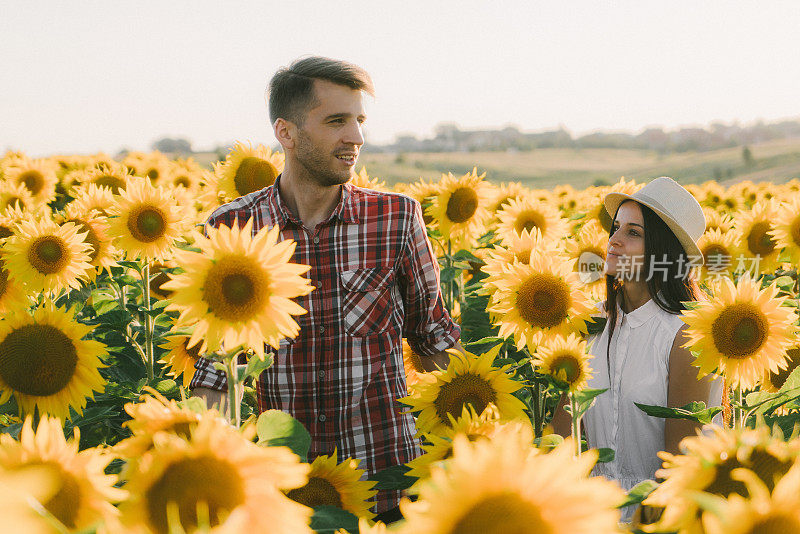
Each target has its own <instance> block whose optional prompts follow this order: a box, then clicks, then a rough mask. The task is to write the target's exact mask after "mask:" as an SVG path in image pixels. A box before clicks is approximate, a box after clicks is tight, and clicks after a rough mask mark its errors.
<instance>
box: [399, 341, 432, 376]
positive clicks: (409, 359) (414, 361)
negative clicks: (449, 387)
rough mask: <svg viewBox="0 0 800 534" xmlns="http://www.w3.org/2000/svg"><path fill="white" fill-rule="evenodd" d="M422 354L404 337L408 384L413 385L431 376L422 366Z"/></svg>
mask: <svg viewBox="0 0 800 534" xmlns="http://www.w3.org/2000/svg"><path fill="white" fill-rule="evenodd" d="M420 358H421V356H420V355H419V354H417V353H416V352H414V349H412V348H411V345H409V344H408V341H406V340H405V338H404V339H403V367H404V368H405V371H406V385H407V386H408V387H409V388H410V387H411V386H412V385H414V384H416V383H418V382H420V381H423V380H427V379H429V378H430V375H429V373H428V372H427V371H426V370H425V368H424V367H423V366H422V360H421V359H420Z"/></svg>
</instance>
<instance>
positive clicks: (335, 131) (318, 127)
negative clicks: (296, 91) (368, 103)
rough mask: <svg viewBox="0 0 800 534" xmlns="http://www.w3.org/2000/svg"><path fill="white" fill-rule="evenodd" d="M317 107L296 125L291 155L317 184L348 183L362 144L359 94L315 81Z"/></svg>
mask: <svg viewBox="0 0 800 534" xmlns="http://www.w3.org/2000/svg"><path fill="white" fill-rule="evenodd" d="M314 93H315V99H316V102H317V105H316V106H315V107H313V108H312V109H309V110H308V112H307V113H306V117H305V121H303V124H302V125H300V126H298V129H297V143H296V144H295V150H294V156H295V158H296V159H297V161H298V162H299V163H300V164H301V165H302V166H303V167H305V169H306V170H307V171H308V174H309V175H310V176H311V177H312V178H313V179H314V180H316V181H317V183H319V184H320V185H325V186H333V185H339V184H343V183H345V182H347V181H348V180H349V179H350V176H351V175H352V172H353V168H354V167H355V165H356V161H357V160H358V153H359V150H360V149H361V145H363V144H364V136H363V133H362V127H363V124H364V121H365V120H366V115H365V112H364V104H363V101H362V95H361V91H357V90H354V89H350V88H349V87H345V86H343V85H337V84H334V83H331V82H328V81H324V80H314Z"/></svg>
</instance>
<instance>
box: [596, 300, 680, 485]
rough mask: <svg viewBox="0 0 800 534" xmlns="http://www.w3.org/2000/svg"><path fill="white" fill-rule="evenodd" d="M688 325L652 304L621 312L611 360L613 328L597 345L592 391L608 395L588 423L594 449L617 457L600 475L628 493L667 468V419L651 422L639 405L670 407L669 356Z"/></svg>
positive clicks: (601, 468) (600, 466) (599, 401)
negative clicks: (608, 354)
mask: <svg viewBox="0 0 800 534" xmlns="http://www.w3.org/2000/svg"><path fill="white" fill-rule="evenodd" d="M682 324H683V321H681V319H680V317H679V316H678V315H673V314H671V313H669V312H666V311H664V310H662V309H661V308H659V307H658V305H657V304H656V303H655V301H653V300H652V299H651V300H648V301H647V302H646V303H645V304H643V305H642V306H640V307H638V308H637V309H635V310H633V311H632V312H631V313H628V314H626V313H624V312H623V311H622V310H621V309H620V308H619V307H618V308H617V325H616V327H615V329H614V335H613V337H612V338H611V357H610V359H607V357H606V348H607V346H608V325H606V328H605V329H604V330H603V332H602V333H601V334H600V335H599V336H596V337H595V338H594V341H593V342H592V344H591V348H590V351H589V352H590V353H591V354H592V355H594V358H592V360H591V366H592V371H593V376H592V379H591V380H590V381H589V387H590V388H599V389H603V388H608V391H606V392H605V393H602V394H601V395H599V396H598V397H597V398H596V400H595V404H594V406H592V408H590V409H589V411H588V412H586V415H585V416H584V419H583V420H584V421H585V423H586V433H587V438H588V440H589V445H590V446H591V447H597V448H600V447H609V448H611V449H614V452H615V456H614V461H613V462H608V463H601V464H597V466H596V467H595V470H594V474H595V475H603V476H605V477H607V478H611V479H614V480H616V481H617V482H619V484H620V485H621V486H622V489H624V490H626V491H627V490H629V489H631V488H632V487H633V486H635V485H636V484H638V483H639V482H641V481H642V480H645V479H648V478H653V477H654V476H655V472H656V469H658V468H660V467H661V460H660V459H659V458H658V456H657V455H656V453H658V451H661V450H664V420H663V419H659V418H655V417H650V416H649V415H647V414H645V413H644V412H643V411H641V410H640V409H639V408H637V407H636V405H635V404H634V402H638V403H640V404H652V405H657V406H666V405H667V385H668V377H669V353H670V351H671V350H672V344H673V342H674V341H675V335H676V334H677V333H678V329H679V328H680V327H681V325H682ZM609 364H610V372H609ZM609 376H610V377H611V381H610V382H609Z"/></svg>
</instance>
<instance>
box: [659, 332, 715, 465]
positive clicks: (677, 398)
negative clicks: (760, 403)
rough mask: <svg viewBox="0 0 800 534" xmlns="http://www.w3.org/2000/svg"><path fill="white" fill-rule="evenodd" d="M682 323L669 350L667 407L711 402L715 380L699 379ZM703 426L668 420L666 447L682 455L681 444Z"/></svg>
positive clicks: (668, 450)
mask: <svg viewBox="0 0 800 534" xmlns="http://www.w3.org/2000/svg"><path fill="white" fill-rule="evenodd" d="M686 327H687V325H683V326H681V328H680V330H678V333H677V334H676V335H675V341H673V343H672V350H671V351H670V353H669V378H668V388H667V406H670V407H675V408H677V407H680V406H683V405H685V404H689V403H690V402H692V401H703V402H706V403H707V402H708V396H709V393H710V391H711V381H710V380H709V379H708V377H706V378H704V379H702V380H698V379H697V367H694V366H692V362H693V361H694V356H692V353H691V352H690V351H689V349H687V348H685V347H682V346H681V345H683V344H685V343H686V342H687V341H688V337H686V335H685V333H684V330H685V329H686ZM699 428H700V425H699V424H697V423H694V422H692V421H687V420H685V419H667V420H666V422H665V424H664V450H665V451H667V452H670V453H672V454H679V453H680V451H679V450H678V444H679V443H680V442H681V440H682V439H683V438H685V437H687V436H693V435H695V434H696V433H697V430H698V429H699Z"/></svg>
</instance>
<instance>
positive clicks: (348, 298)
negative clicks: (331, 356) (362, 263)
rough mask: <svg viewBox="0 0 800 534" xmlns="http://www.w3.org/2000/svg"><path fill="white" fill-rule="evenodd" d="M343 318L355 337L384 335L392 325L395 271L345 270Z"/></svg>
mask: <svg viewBox="0 0 800 534" xmlns="http://www.w3.org/2000/svg"><path fill="white" fill-rule="evenodd" d="M339 276H340V279H341V282H342V318H343V321H344V328H345V330H346V331H347V333H348V334H350V335H352V336H368V335H370V334H379V333H381V332H384V331H385V330H386V329H387V328H388V327H389V325H390V323H391V318H392V313H393V306H392V294H391V287H392V283H393V282H394V271H393V270H392V269H390V268H388V267H378V268H373V269H354V270H349V271H342V272H341V273H340V274H339Z"/></svg>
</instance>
